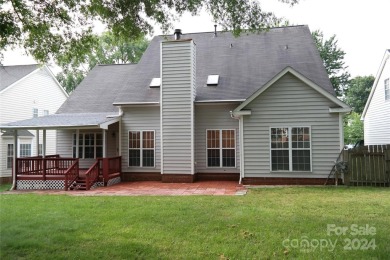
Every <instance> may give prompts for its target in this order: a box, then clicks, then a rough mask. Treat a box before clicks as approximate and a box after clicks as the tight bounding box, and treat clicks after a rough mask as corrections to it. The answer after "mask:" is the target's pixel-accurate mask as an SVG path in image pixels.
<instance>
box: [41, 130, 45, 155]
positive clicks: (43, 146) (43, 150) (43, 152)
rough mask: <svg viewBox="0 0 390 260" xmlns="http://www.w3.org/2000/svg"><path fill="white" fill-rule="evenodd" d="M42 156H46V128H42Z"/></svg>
mask: <svg viewBox="0 0 390 260" xmlns="http://www.w3.org/2000/svg"><path fill="white" fill-rule="evenodd" d="M42 132H43V144H42V157H43V158H45V157H46V129H43V131H42Z"/></svg>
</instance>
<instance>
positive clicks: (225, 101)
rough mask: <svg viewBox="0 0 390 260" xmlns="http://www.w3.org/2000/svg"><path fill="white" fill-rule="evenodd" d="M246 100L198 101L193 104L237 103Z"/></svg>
mask: <svg viewBox="0 0 390 260" xmlns="http://www.w3.org/2000/svg"><path fill="white" fill-rule="evenodd" d="M245 100H246V99H226V100H198V101H195V103H232V102H233V103H237V102H244V101H245Z"/></svg>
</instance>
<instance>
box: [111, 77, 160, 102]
mask: <svg viewBox="0 0 390 260" xmlns="http://www.w3.org/2000/svg"><path fill="white" fill-rule="evenodd" d="M161 87H162V82H161ZM159 104H160V102H157V101H150V102H115V103H113V104H112V105H113V106H124V107H126V106H133V105H159Z"/></svg>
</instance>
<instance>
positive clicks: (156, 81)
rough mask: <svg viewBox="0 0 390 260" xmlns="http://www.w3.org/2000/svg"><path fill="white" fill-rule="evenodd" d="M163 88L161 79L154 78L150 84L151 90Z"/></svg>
mask: <svg viewBox="0 0 390 260" xmlns="http://www.w3.org/2000/svg"><path fill="white" fill-rule="evenodd" d="M160 86H161V78H153V79H152V81H151V82H150V85H149V87H150V88H159V87H160Z"/></svg>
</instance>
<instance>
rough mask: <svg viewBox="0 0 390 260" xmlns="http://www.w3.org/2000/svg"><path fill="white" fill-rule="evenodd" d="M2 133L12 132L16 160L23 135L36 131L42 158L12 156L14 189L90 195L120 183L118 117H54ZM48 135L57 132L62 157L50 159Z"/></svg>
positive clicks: (11, 125) (15, 124)
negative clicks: (21, 132)
mask: <svg viewBox="0 0 390 260" xmlns="http://www.w3.org/2000/svg"><path fill="white" fill-rule="evenodd" d="M0 128H1V129H6V130H8V131H11V132H12V133H13V136H14V144H15V145H13V154H14V155H17V154H18V150H17V149H18V138H17V136H18V132H19V131H23V130H24V131H25V130H30V131H36V136H38V138H36V142H37V145H36V147H40V148H41V151H39V152H38V150H37V151H36V154H39V156H34V157H23V158H18V157H17V156H14V157H13V164H12V184H13V185H12V188H13V189H18V190H20V189H61V190H80V189H81V190H89V189H91V188H94V187H97V186H109V185H112V184H115V183H118V182H120V181H121V177H120V175H121V155H120V149H119V148H120V147H119V146H120V142H119V136H120V115H110V114H107V113H89V114H84V113H81V114H78V113H76V114H55V115H50V116H44V117H38V118H32V119H29V120H22V121H17V122H13V123H8V124H6V125H2V126H0ZM47 130H56V131H57V140H56V142H57V148H56V149H57V153H58V154H55V155H47V154H46V131H47ZM39 136H41V139H42V140H40V138H39ZM64 140H65V141H64Z"/></svg>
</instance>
